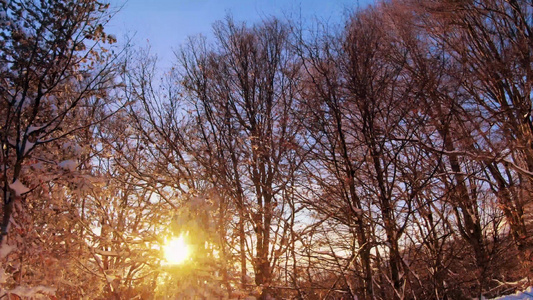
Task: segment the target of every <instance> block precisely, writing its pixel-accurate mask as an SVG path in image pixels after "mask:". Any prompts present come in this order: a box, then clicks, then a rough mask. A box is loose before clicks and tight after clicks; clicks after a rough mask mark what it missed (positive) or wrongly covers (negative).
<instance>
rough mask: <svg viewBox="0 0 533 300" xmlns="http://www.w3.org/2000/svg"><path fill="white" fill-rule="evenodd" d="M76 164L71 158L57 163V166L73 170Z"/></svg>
mask: <svg viewBox="0 0 533 300" xmlns="http://www.w3.org/2000/svg"><path fill="white" fill-rule="evenodd" d="M77 166H78V164H77V163H76V162H75V161H73V160H72V159H67V160H64V161H62V162H60V163H59V167H60V168H63V169H65V170H69V171H71V172H74V171H75V170H76V167H77Z"/></svg>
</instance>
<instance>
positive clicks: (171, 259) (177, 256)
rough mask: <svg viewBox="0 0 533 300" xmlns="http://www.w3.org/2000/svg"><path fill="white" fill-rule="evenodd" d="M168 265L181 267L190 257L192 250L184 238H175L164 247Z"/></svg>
mask: <svg viewBox="0 0 533 300" xmlns="http://www.w3.org/2000/svg"><path fill="white" fill-rule="evenodd" d="M163 251H164V253H165V261H166V264H169V265H179V264H182V263H184V262H185V261H186V260H187V259H188V258H189V256H190V249H189V246H188V245H187V243H185V239H184V238H183V236H179V237H174V238H172V239H171V240H169V241H168V242H167V243H166V245H165V246H163Z"/></svg>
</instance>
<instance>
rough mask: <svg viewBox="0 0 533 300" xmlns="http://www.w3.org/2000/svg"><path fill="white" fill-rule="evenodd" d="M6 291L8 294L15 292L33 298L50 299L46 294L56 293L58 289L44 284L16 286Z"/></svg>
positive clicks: (20, 295)
mask: <svg viewBox="0 0 533 300" xmlns="http://www.w3.org/2000/svg"><path fill="white" fill-rule="evenodd" d="M6 292H7V294H15V295H17V296H19V297H28V298H31V299H50V298H49V297H45V296H44V295H55V293H56V289H55V288H51V287H46V286H42V285H39V286H35V287H23V286H17V287H16V288H14V289H12V290H7V291H6ZM0 295H1V294H0Z"/></svg>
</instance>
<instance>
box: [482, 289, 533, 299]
mask: <svg viewBox="0 0 533 300" xmlns="http://www.w3.org/2000/svg"><path fill="white" fill-rule="evenodd" d="M526 299H533V287H528V288H527V290H525V291H523V292H518V293H516V294H512V295H507V296H502V297H498V298H493V299H492V300H526Z"/></svg>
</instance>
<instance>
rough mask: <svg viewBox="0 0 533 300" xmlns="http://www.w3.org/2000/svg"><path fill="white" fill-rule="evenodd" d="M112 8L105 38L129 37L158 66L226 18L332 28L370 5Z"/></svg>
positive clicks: (339, 0) (137, 1) (148, 0)
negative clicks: (286, 19)
mask: <svg viewBox="0 0 533 300" xmlns="http://www.w3.org/2000/svg"><path fill="white" fill-rule="evenodd" d="M109 1H110V3H111V7H112V8H117V7H120V6H122V5H124V6H123V7H122V9H121V10H120V11H119V12H118V13H117V14H116V15H115V17H114V18H113V20H112V21H111V22H110V23H109V24H108V25H107V26H106V28H107V29H106V32H108V33H112V34H115V35H116V36H117V38H118V39H119V42H120V41H121V40H124V36H125V35H129V36H134V39H133V42H134V43H135V45H137V46H141V47H145V46H147V45H150V46H151V49H152V52H153V53H154V54H156V55H157V56H158V59H159V61H160V66H162V67H169V66H171V65H172V62H173V59H174V58H173V53H172V50H173V49H177V48H178V47H179V46H180V45H181V44H182V43H184V42H185V40H186V39H187V37H188V36H191V35H197V34H203V35H205V36H207V37H208V38H209V37H211V36H212V35H211V26H212V24H213V22H215V21H217V20H221V19H223V18H224V17H225V16H226V15H227V14H228V13H229V14H231V15H232V16H233V17H234V19H235V20H236V21H246V22H247V23H249V24H253V23H255V22H258V21H260V20H261V19H264V18H268V17H270V16H277V17H280V18H284V17H291V16H292V18H293V19H294V18H296V19H300V16H301V19H302V20H304V21H305V20H307V21H309V20H312V19H314V18H318V19H319V20H322V21H325V22H330V23H333V24H336V23H339V22H340V21H341V20H343V16H344V14H345V9H354V8H356V7H364V6H366V5H368V4H369V3H371V2H372V0H359V1H358V0H128V1H125V0H109Z"/></svg>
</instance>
